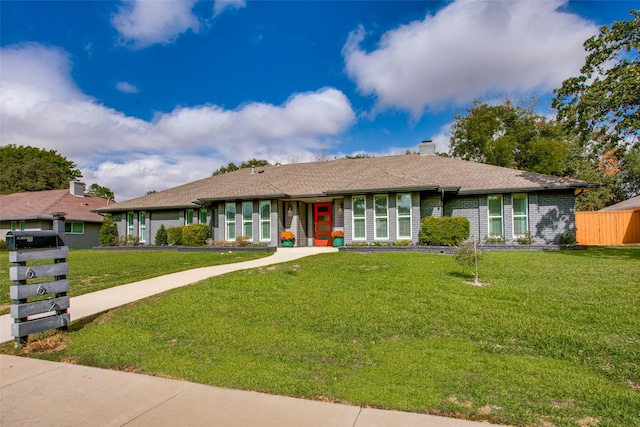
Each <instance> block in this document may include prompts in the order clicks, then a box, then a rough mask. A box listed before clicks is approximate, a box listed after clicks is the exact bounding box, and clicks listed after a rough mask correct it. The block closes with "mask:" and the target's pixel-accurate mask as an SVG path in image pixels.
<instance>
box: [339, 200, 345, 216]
mask: <svg viewBox="0 0 640 427" xmlns="http://www.w3.org/2000/svg"><path fill="white" fill-rule="evenodd" d="M343 212H344V206H342V203H340V204H339V205H338V213H339V214H340V215H342V213H343Z"/></svg>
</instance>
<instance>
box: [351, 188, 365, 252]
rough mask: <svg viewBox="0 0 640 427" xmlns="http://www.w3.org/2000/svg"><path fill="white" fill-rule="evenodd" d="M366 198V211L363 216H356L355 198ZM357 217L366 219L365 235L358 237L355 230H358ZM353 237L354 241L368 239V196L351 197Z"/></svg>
mask: <svg viewBox="0 0 640 427" xmlns="http://www.w3.org/2000/svg"><path fill="white" fill-rule="evenodd" d="M360 198H362V199H364V213H363V216H358V217H356V216H355V215H354V212H355V209H354V202H355V199H360ZM356 219H358V220H364V236H363V237H356V235H355V232H356V227H355V224H356ZM351 239H352V240H354V241H366V240H367V196H353V197H352V198H351Z"/></svg>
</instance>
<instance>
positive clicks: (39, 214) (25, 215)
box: [0, 190, 113, 223]
mask: <svg viewBox="0 0 640 427" xmlns="http://www.w3.org/2000/svg"><path fill="white" fill-rule="evenodd" d="M112 203H113V202H112ZM108 204H109V201H108V200H106V199H103V198H100V197H95V196H90V195H86V194H85V195H83V196H74V195H73V194H71V193H70V192H69V190H49V191H32V192H26V193H14V194H6V195H1V196H0V220H2V221H17V220H39V219H44V220H51V219H53V216H52V215H51V214H52V212H64V213H65V214H66V215H65V219H66V220H67V221H82V222H97V223H101V222H102V216H101V215H98V214H97V213H95V212H93V211H95V210H96V209H99V208H102V207H105V206H107V205H108Z"/></svg>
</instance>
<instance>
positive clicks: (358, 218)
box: [351, 196, 367, 240]
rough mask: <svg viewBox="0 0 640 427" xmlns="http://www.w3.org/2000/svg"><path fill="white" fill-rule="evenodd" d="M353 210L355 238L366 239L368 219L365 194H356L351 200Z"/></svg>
mask: <svg viewBox="0 0 640 427" xmlns="http://www.w3.org/2000/svg"><path fill="white" fill-rule="evenodd" d="M351 205H352V209H351V211H352V212H353V240H366V238H367V219H366V216H365V214H366V206H365V198H364V196H355V197H354V198H353V199H352V201H351Z"/></svg>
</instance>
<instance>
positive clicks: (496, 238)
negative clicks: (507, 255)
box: [484, 234, 507, 245]
mask: <svg viewBox="0 0 640 427" xmlns="http://www.w3.org/2000/svg"><path fill="white" fill-rule="evenodd" d="M484 241H485V242H486V243H487V244H488V245H504V244H505V243H506V242H507V240H506V239H505V238H504V236H500V235H498V234H489V235H488V236H485V238H484Z"/></svg>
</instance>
